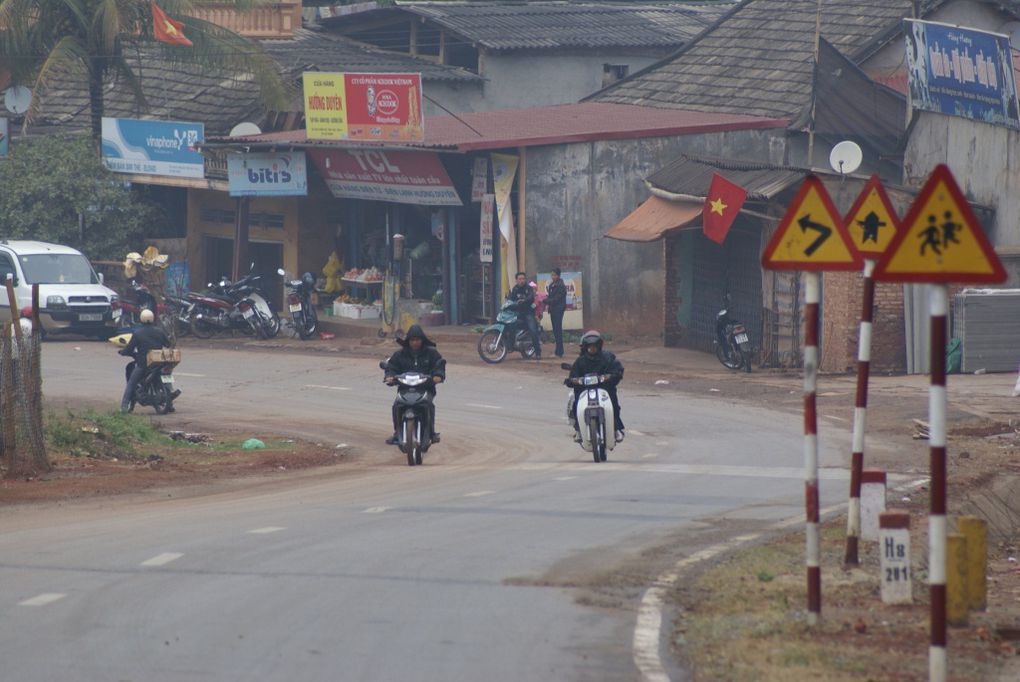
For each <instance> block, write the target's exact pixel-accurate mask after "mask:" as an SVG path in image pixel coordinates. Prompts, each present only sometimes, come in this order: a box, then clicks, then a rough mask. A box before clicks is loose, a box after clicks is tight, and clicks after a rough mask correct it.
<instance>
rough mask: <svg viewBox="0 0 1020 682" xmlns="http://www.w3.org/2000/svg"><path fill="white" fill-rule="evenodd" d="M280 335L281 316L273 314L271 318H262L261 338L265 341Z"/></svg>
mask: <svg viewBox="0 0 1020 682" xmlns="http://www.w3.org/2000/svg"><path fill="white" fill-rule="evenodd" d="M279 333H280V316H279V315H277V314H276V313H271V314H270V315H269V317H265V316H262V331H261V336H262V338H264V339H271V338H273V337H274V336H276V335H277V334H279Z"/></svg>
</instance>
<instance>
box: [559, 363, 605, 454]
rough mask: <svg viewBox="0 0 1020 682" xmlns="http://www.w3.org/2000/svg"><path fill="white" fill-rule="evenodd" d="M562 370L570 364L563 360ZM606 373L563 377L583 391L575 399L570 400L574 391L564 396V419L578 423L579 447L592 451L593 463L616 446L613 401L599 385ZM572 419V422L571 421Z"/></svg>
mask: <svg viewBox="0 0 1020 682" xmlns="http://www.w3.org/2000/svg"><path fill="white" fill-rule="evenodd" d="M560 366H561V367H562V368H563V369H566V370H569V369H570V365H568V364H566V363H563V364H562V365H560ZM609 379H610V375H608V374H586V375H584V376H583V377H574V378H570V379H567V380H566V382H565V383H566V384H567V385H568V386H570V387H574V386H579V387H582V388H583V389H584V390H583V391H582V392H581V393H580V396H579V398H580V399H579V400H577V401H575V400H574V391H573V390H571V391H570V396H569V398H568V399H567V420H568V421H570V422H571V424H574V423H576V424H577V425H578V431H579V432H580V434H581V448H582V449H584V450H585V451H586V452H590V453H591V454H592V459H594V460H595V461H596V462H605V461H606V457H607V453H608V452H609V451H610V450H612V449H613V448H615V447H616V432H615V431H614V430H613V427H612V426H611V425H612V424H615V423H616V414H615V412H614V411H613V401H612V399H611V398H610V397H609V392H608V391H606V389H605V388H603V385H604V384H605V383H606V382H607V381H609ZM574 420H576V422H575V421H574Z"/></svg>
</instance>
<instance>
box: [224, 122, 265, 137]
mask: <svg viewBox="0 0 1020 682" xmlns="http://www.w3.org/2000/svg"><path fill="white" fill-rule="evenodd" d="M261 134H262V128H259V127H258V126H257V125H255V124H254V123H252V122H251V121H245V122H244V123H238V124H237V125H236V126H234V127H233V128H231V129H230V137H251V136H252V135H261Z"/></svg>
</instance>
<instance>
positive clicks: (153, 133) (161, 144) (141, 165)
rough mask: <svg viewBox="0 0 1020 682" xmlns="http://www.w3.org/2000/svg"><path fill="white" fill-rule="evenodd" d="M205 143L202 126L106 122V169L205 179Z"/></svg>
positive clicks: (147, 122)
mask: <svg viewBox="0 0 1020 682" xmlns="http://www.w3.org/2000/svg"><path fill="white" fill-rule="evenodd" d="M203 141H205V126H204V125H202V124H201V123H183V122H180V121H147V120H140V119H134V118H104V119H103V165H104V166H106V167H107V168H109V169H110V170H112V171H114V172H116V173H133V174H141V175H163V176H167V177H171V178H203V177H205V162H204V159H203V157H202V152H200V151H199V150H198V148H197V147H198V145H199V144H201V143H202V142H203Z"/></svg>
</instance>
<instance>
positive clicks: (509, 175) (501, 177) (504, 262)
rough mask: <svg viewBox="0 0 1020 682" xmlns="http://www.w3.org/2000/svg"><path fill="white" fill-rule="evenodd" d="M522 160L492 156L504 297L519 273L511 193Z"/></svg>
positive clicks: (501, 280)
mask: <svg viewBox="0 0 1020 682" xmlns="http://www.w3.org/2000/svg"><path fill="white" fill-rule="evenodd" d="M519 162H520V159H519V158H518V157H516V156H513V155H511V154H493V155H492V180H493V187H494V189H495V194H496V216H497V219H498V220H499V235H500V249H499V261H500V263H499V264H500V285H501V287H502V293H503V296H506V295H507V294H508V293H510V285H511V282H513V278H514V273H515V272H517V237H516V235H515V233H514V217H513V210H512V208H511V206H510V193H511V191H512V189H513V186H514V177H515V176H516V175H517V164H518V163H519Z"/></svg>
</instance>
